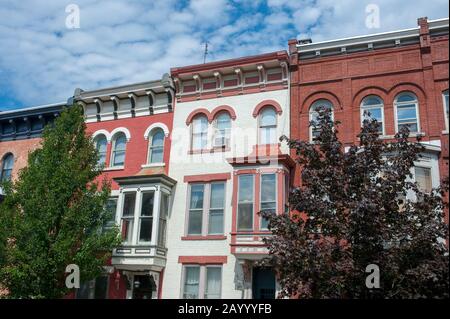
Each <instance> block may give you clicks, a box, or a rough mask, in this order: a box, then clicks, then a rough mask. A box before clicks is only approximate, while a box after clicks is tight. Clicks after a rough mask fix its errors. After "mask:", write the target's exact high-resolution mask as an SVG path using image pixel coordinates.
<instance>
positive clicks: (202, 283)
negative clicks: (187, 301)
mask: <svg viewBox="0 0 450 319" xmlns="http://www.w3.org/2000/svg"><path fill="white" fill-rule="evenodd" d="M189 267H195V268H199V277H198V299H206V298H205V296H206V287H207V269H208V268H220V293H219V297H218V298H217V299H220V298H221V297H222V288H223V265H222V264H208V265H199V264H183V266H182V272H181V285H180V286H181V289H180V290H181V291H180V298H181V299H184V290H185V289H184V287H185V284H186V282H185V280H186V269H187V268H189Z"/></svg>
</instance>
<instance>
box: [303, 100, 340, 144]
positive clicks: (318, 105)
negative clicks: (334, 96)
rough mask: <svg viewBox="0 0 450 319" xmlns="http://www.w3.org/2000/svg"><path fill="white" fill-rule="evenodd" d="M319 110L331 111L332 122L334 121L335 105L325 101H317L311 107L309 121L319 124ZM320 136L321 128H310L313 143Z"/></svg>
mask: <svg viewBox="0 0 450 319" xmlns="http://www.w3.org/2000/svg"><path fill="white" fill-rule="evenodd" d="M319 109H325V110H331V120H334V113H333V104H332V103H331V102H330V101H328V100H325V99H321V100H317V101H315V102H314V103H313V104H312V105H311V107H310V108H309V120H310V122H313V123H317V119H318V117H319V112H318V111H319ZM319 134H320V128H319V127H313V126H310V128H309V136H310V139H311V141H312V140H313V139H314V138H316V137H317V136H319Z"/></svg>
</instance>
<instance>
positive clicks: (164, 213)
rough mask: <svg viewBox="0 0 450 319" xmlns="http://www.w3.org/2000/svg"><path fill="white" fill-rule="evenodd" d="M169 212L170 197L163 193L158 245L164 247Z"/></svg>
mask: <svg viewBox="0 0 450 319" xmlns="http://www.w3.org/2000/svg"><path fill="white" fill-rule="evenodd" d="M168 211H169V195H167V194H165V193H161V207H160V212H159V233H158V245H159V246H161V247H164V246H165V244H166V227H167V222H166V218H167V214H168Z"/></svg>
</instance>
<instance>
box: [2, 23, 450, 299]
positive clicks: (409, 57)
mask: <svg viewBox="0 0 450 319" xmlns="http://www.w3.org/2000/svg"><path fill="white" fill-rule="evenodd" d="M448 40H449V20H448V18H447V19H440V20H433V21H428V20H427V19H426V18H420V19H419V20H418V26H417V27H416V28H411V29H407V30H400V31H393V32H386V33H380V34H372V35H366V36H358V37H352V38H346V39H339V40H332V41H325V42H317V43H313V42H312V41H311V40H300V41H299V40H291V41H289V52H285V51H279V52H272V53H267V54H261V55H256V56H247V57H242V58H237V59H232V60H224V61H218V62H211V63H205V64H199V65H191V66H184V67H178V68H172V69H171V74H170V75H168V74H165V75H164V76H163V77H162V79H160V80H156V81H149V82H144V83H137V84H130V85H124V86H116V87H113V88H104V89H98V90H90V91H85V90H82V89H76V90H75V92H74V95H73V97H72V98H71V99H69V103H67V104H68V105H71V104H72V103H73V102H77V103H79V104H81V105H82V106H83V109H84V115H85V119H86V125H87V133H88V134H89V135H90V136H91V137H92V139H93V141H94V143H95V146H96V148H97V150H98V152H99V154H100V159H99V165H102V167H103V173H102V175H101V176H100V177H99V179H100V180H102V179H103V178H107V179H108V180H110V181H111V186H112V190H111V197H110V199H109V201H108V205H107V207H106V209H109V210H111V212H112V213H113V214H112V215H113V216H114V218H113V219H112V220H111V221H110V223H109V224H110V225H112V224H116V225H118V226H119V229H120V232H121V236H122V240H123V241H122V244H121V245H120V246H119V247H117V248H115V249H114V250H113V252H112V257H111V259H110V261H109V262H108V264H107V265H105V267H104V274H103V275H102V276H100V277H98V278H96V279H95V280H92V281H90V282H85V283H83V284H82V287H81V288H80V289H78V290H77V291H76V292H75V293H73V294H72V295H71V297H74V298H111V299H114V298H120V299H150V298H189V299H192V298H195V299H206V298H244V299H248V298H260V299H264V298H274V297H275V296H276V292H277V290H279V286H278V283H277V278H276V274H275V273H274V272H273V271H272V270H271V269H268V268H262V267H260V264H259V263H258V261H260V260H261V259H263V258H264V257H267V256H268V251H267V248H266V247H265V245H264V243H263V239H264V238H265V237H267V236H271V233H270V231H269V230H268V227H267V226H268V225H267V220H265V219H264V218H262V217H261V216H260V215H259V212H260V211H262V210H264V211H269V212H272V213H274V214H282V213H285V212H288V193H289V189H290V188H291V187H292V186H295V185H299V184H300V174H299V169H298V168H296V166H295V161H294V159H295V153H293V152H291V151H290V150H289V149H288V147H287V145H286V143H281V142H280V139H279V138H280V136H283V135H286V136H288V137H290V138H293V139H300V140H309V141H311V140H312V139H313V137H314V135H315V134H317V131H315V130H313V129H312V128H310V126H309V123H310V121H311V120H313V119H314V118H315V116H316V114H317V113H316V110H317V107H319V106H320V107H327V108H329V109H331V110H332V113H333V117H334V119H335V120H339V121H340V122H341V123H342V124H341V126H340V130H339V137H340V139H341V140H342V141H343V144H344V146H345V147H349V146H350V145H353V144H357V143H358V138H357V134H358V132H359V130H360V128H361V123H362V120H363V119H364V117H365V116H368V115H367V112H366V111H369V112H370V116H372V117H375V118H376V119H377V120H378V121H379V123H380V126H379V131H380V136H381V138H382V139H384V140H386V141H390V140H392V139H393V138H394V135H395V134H396V132H398V131H399V129H400V128H401V127H402V126H405V125H408V126H409V128H410V130H411V133H412V134H411V135H412V137H411V138H414V137H415V136H418V135H419V136H421V137H422V142H423V143H424V145H425V153H424V154H423V156H422V157H421V158H420V160H419V161H418V162H417V163H416V165H415V167H414V168H413V169H412V174H413V178H414V179H415V180H416V181H417V182H418V183H419V184H420V186H421V187H423V188H424V189H425V190H428V189H430V188H431V187H435V186H438V185H439V183H440V180H441V179H442V178H443V177H445V176H447V175H448V164H449V158H448V156H449V149H448V147H449V146H448V145H449V144H448V143H449V141H448V132H449V117H448V116H449V115H448V114H449V113H448V109H449V97H448V86H449V67H448V63H449V59H448V50H449V47H448ZM65 105H66V103H59V104H55V105H48V106H41V107H35V108H27V109H21V110H15V111H8V112H0V169H1V171H0V178H1V179H2V180H5V179H10V178H11V177H13V178H14V177H16V176H17V172H18V170H19V169H20V168H21V167H23V166H24V165H26V159H27V154H28V152H29V151H30V150H32V149H34V148H36V147H39V142H40V136H41V133H42V128H43V127H44V126H45V125H46V124H48V123H51V122H52V121H53V120H54V118H55V116H57V115H58V114H59V112H60V111H61V110H62V109H63V107H64V106H65ZM0 195H1V193H0ZM447 200H448V194H447ZM446 219H447V223H448V212H447V215H446Z"/></svg>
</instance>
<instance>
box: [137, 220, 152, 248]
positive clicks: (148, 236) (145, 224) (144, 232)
mask: <svg viewBox="0 0 450 319" xmlns="http://www.w3.org/2000/svg"><path fill="white" fill-rule="evenodd" d="M152 225H153V218H142V219H141V230H140V232H139V241H145V242H149V241H151V240H152Z"/></svg>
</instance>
